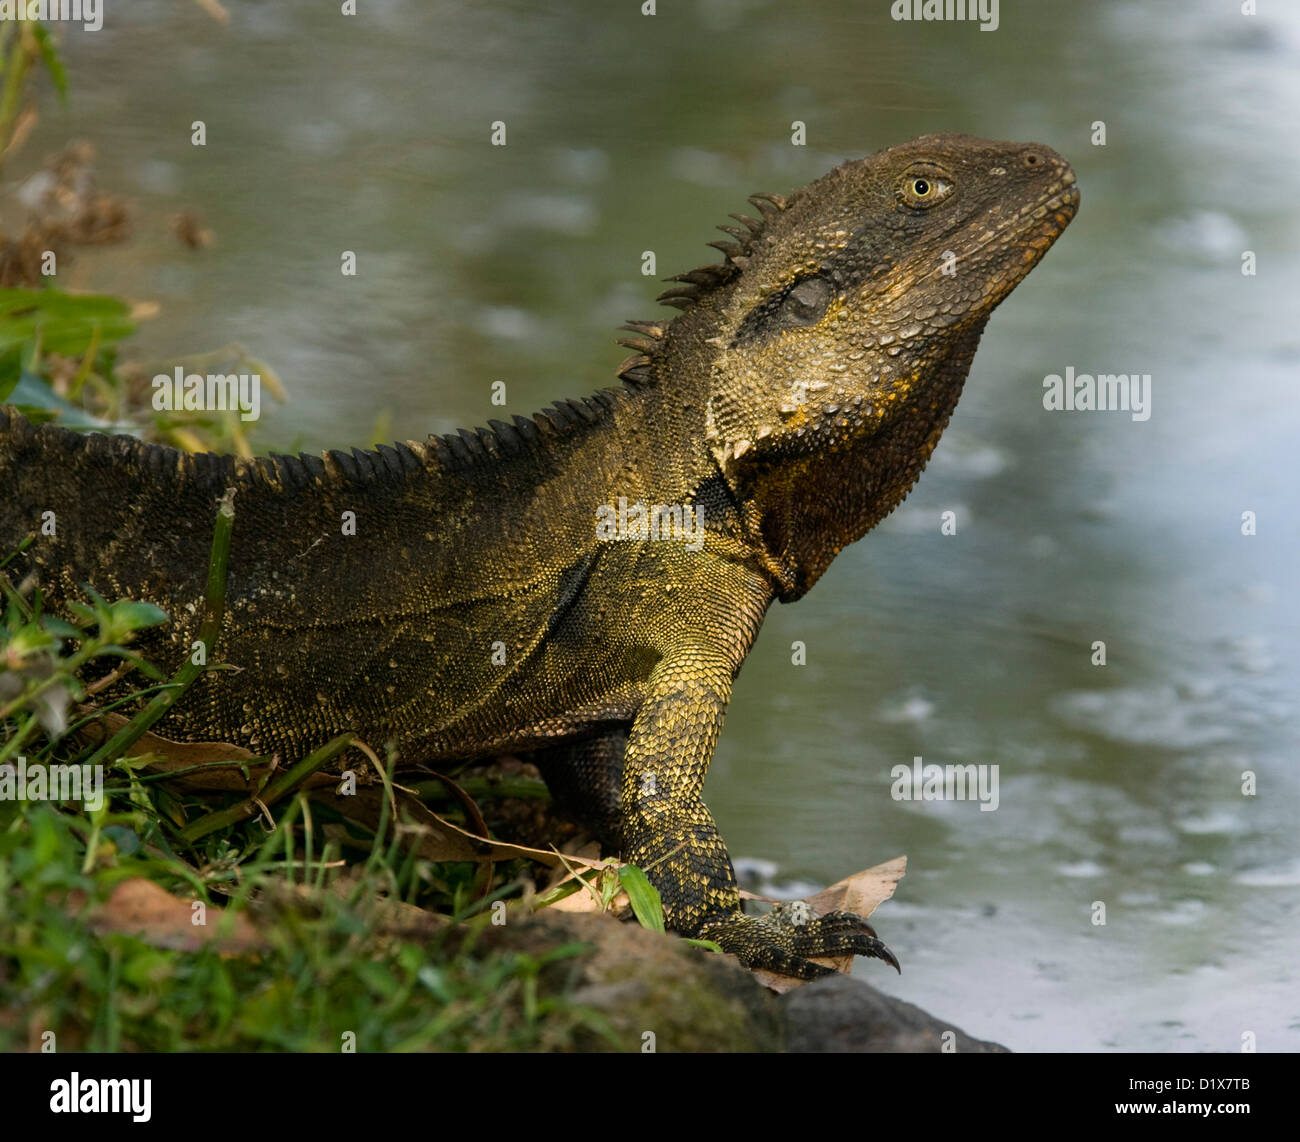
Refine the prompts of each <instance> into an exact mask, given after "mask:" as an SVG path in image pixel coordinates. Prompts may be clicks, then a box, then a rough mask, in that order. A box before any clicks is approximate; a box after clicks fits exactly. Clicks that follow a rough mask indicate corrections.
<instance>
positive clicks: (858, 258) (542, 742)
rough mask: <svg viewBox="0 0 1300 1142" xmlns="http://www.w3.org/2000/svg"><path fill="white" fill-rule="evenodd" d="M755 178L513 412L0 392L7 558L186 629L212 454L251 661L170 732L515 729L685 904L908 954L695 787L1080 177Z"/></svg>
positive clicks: (876, 160)
mask: <svg viewBox="0 0 1300 1142" xmlns="http://www.w3.org/2000/svg"><path fill="white" fill-rule="evenodd" d="M751 201H753V202H754V205H755V207H756V208H757V209H758V210H759V211H760V212H761V213H762V214H763V216H764V217H763V218H762V219H745V218H741V217H739V216H738V221H739V222H740V223H741V224H740V225H739V226H737V227H731V228H724V229H728V230H729V232H730V233H731V234H732V235H733V236H734V237H735V238H736V239H737V240H736V241H735V242H722V243H718V244H717V245H718V247H719V249H721V250H722V251H723V253H724V255H725V260H724V261H723V262H722V263H719V264H718V265H715V266H710V267H704V268H702V269H700V270H695V271H692V272H691V273H690V274H685V275H682V276H681V277H680V278H678V279H675V280H677V281H679V282H682V283H683V284H682V285H680V286H678V287H677V288H675V289H672V290H669V291H668V293H667V294H665V295H664V300H666V301H667V302H668V303H669V304H672V305H675V306H677V307H678V308H680V309H681V310H682V311H683V312H682V313H681V314H680V315H679V316H677V317H676V318H675V319H674V320H673V321H672V322H671V323H659V322H633V323H630V324H629V326H627V328H628V329H629V330H630V331H631V332H633V333H635V334H636V336H635V337H631V338H625V339H624V343H625V344H627V345H629V346H630V347H631V348H633V349H634V350H636V355H634V356H633V357H631V358H629V359H628V360H627V361H625V362H624V364H623V366H622V368H621V369H620V375H621V377H622V379H623V383H622V385H621V386H620V387H619V388H617V389H613V390H606V391H604V392H602V393H599V394H597V395H596V396H594V397H592V398H589V399H587V400H585V401H577V402H562V403H561V404H559V405H557V406H556V407H555V408H554V409H551V410H548V411H547V412H544V413H540V414H538V415H537V416H535V417H533V418H532V419H531V420H526V419H524V418H521V417H516V418H515V422H514V425H513V426H508V425H504V424H498V423H496V422H494V425H493V428H492V429H490V430H489V429H481V430H479V431H478V432H477V433H466V432H462V433H461V434H460V435H459V436H453V437H444V438H439V437H431V438H429V439H428V440H427V441H425V442H424V443H416V442H408V443H407V444H405V445H397V446H396V447H394V448H391V449H380V450H379V451H378V452H353V453H352V454H350V455H349V454H347V453H339V452H334V453H329V454H326V455H325V456H324V457H321V458H316V457H299V458H288V457H272V458H269V459H261V460H255V461H251V462H243V461H237V460H235V459H233V458H231V457H223V456H212V455H204V456H187V455H183V454H181V453H178V452H176V451H173V450H171V449H166V448H161V447H157V446H152V445H142V444H139V443H138V442H136V441H134V440H131V439H128V438H122V437H119V438H111V439H110V438H105V437H94V436H91V437H80V436H77V435H75V434H73V433H70V432H67V431H65V430H62V429H58V428H52V427H48V426H46V427H41V428H36V429H33V428H32V427H31V426H30V425H28V424H27V423H26V422H25V421H24V420H22V418H21V417H19V416H18V415H17V414H16V413H12V412H9V413H6V412H3V411H0V488H3V489H4V494H3V496H2V497H0V551H8V550H11V549H13V548H15V547H16V546H17V545H18V544H19V542H20V541H21V540H22V539H23V538H24V537H25V536H27V535H29V534H33V533H35V534H36V540H35V542H34V544H33V545H32V547H31V548H30V549H29V551H28V552H27V554H26V555H25V556H24V557H23V558H22V559H21V560H20V561H19V562H18V564H17V567H18V569H19V573H20V574H24V573H26V572H28V571H32V572H35V573H36V574H37V576H38V578H39V579H40V581H41V582H42V584H43V586H44V588H45V589H46V592H47V597H48V598H49V599H50V600H51V602H52V603H53V604H54V605H55V606H57V605H59V604H61V603H62V602H63V601H65V600H67V599H68V598H71V597H75V596H76V595H77V594H78V593H79V584H82V583H89V584H90V585H91V586H93V587H94V588H95V589H96V590H98V591H100V592H101V593H102V594H104V595H106V596H109V597H120V596H130V597H135V598H143V599H148V600H151V601H153V602H155V603H157V604H158V605H159V606H161V607H163V608H164V609H165V610H166V611H168V613H169V614H170V615H171V616H172V620H173V621H172V622H171V624H170V625H169V626H168V627H167V628H165V629H163V630H162V631H161V633H159V634H158V635H156V636H155V637H154V638H152V639H151V640H146V642H145V643H144V644H143V646H142V649H143V650H144V652H145V653H147V654H149V655H151V656H153V657H154V659H155V660H156V661H159V662H161V663H175V662H179V661H180V659H181V656H182V655H185V654H187V653H188V650H189V646H190V643H191V641H192V640H193V638H194V637H195V635H196V631H197V625H198V624H197V618H196V613H197V610H198V607H199V603H200V600H201V598H202V595H203V586H204V579H205V573H206V564H207V552H208V540H209V536H210V533H211V528H212V522H213V515H214V511H215V505H216V501H217V499H218V497H219V496H220V495H221V493H222V492H223V490H224V489H225V488H226V487H227V486H228V485H230V484H233V485H234V486H235V488H236V497H235V507H236V513H237V514H236V522H235V531H234V539H233V545H232V550H231V557H230V573H229V582H228V587H227V594H228V613H227V619H226V623H225V625H224V627H223V630H222V635H221V638H220V641H219V644H218V646H217V647H216V648H215V651H213V652H210V654H209V661H212V662H224V663H229V664H232V665H234V666H237V667H239V669H238V670H237V671H221V672H209V673H208V674H206V675H205V676H204V677H203V678H202V679H201V681H200V682H199V683H198V684H197V685H196V687H195V689H194V690H193V691H192V692H191V693H190V694H189V695H187V696H186V699H185V700H184V701H183V702H182V703H180V704H179V706H178V707H177V708H176V709H175V710H174V712H173V713H172V714H171V715H169V718H168V720H167V721H166V722H165V723H163V725H162V727H161V729H162V732H164V733H167V734H170V735H172V736H175V737H180V738H183V739H190V740H197V739H212V738H217V739H224V740H228V741H235V742H238V743H240V744H243V745H246V746H248V747H249V748H251V749H253V750H255V751H258V752H259V753H278V754H280V755H281V756H282V757H283V758H285V759H293V758H298V757H301V756H303V755H304V754H305V753H307V752H308V751H309V750H310V749H311V748H312V747H313V746H315V745H318V744H320V743H321V742H322V741H323V740H324V739H326V738H327V737H328V736H330V735H332V734H335V733H338V732H341V731H343V730H351V731H354V732H356V733H357V734H359V735H360V736H361V737H362V738H363V739H365V740H367V741H369V742H370V743H371V744H372V745H381V744H383V743H384V742H387V741H391V742H394V743H395V744H396V745H397V748H398V750H399V756H400V758H401V759H402V760H403V761H404V762H408V763H415V762H421V763H437V762H440V761H449V760H452V759H463V758H473V757H483V756H491V755H494V754H498V753H501V752H505V751H512V752H516V753H524V754H527V755H529V756H531V757H532V758H533V759H534V760H535V761H536V762H537V764H538V765H539V767H540V768H541V770H542V772H543V774H544V775H545V777H546V779H547V781H548V783H549V784H550V785H551V787H552V789H553V791H554V792H555V793H556V796H557V798H558V799H559V800H560V801H561V802H563V803H564V804H566V805H567V806H569V807H570V808H571V809H572V810H573V811H574V812H576V813H577V814H578V815H579V816H580V817H581V818H582V819H584V820H586V821H587V822H589V823H590V824H591V825H592V826H593V827H594V828H595V829H597V830H598V831H599V832H600V834H601V835H602V837H603V838H604V839H605V841H606V842H607V843H608V844H609V845H610V846H611V847H614V848H617V849H621V851H622V853H623V855H624V856H625V857H626V859H628V860H629V861H632V862H635V863H636V864H638V865H641V866H642V867H644V868H647V869H648V870H649V874H650V878H651V880H652V881H653V882H654V884H655V885H656V886H657V887H658V889H659V891H660V893H661V894H662V896H663V902H664V908H665V914H666V917H667V921H668V924H669V926H670V927H671V928H673V929H674V930H676V931H678V932H682V933H686V934H690V935H696V936H706V937H710V938H712V939H715V940H717V941H718V943H720V944H721V945H722V946H723V947H724V948H726V949H728V950H730V951H733V952H735V953H737V954H738V955H739V956H740V958H741V959H742V960H743V961H744V962H745V963H746V964H749V965H751V966H755V967H765V968H769V969H772V970H775V971H778V972H783V973H786V974H789V975H794V976H800V977H805V978H809V977H812V976H815V975H819V974H822V973H824V972H825V971H826V970H827V969H825V968H822V967H820V966H819V965H817V964H814V963H812V962H810V959H809V957H813V956H824V955H833V954H842V953H847V952H854V953H858V954H863V955H874V956H878V957H880V958H882V959H885V960H887V961H888V962H890V963H894V964H895V966H897V965H896V961H895V960H894V957H893V955H892V954H891V953H890V952H889V950H888V949H887V948H886V947H885V946H884V945H883V944H882V943H880V941H879V940H877V939H876V938H875V934H874V933H873V932H872V931H871V929H870V928H869V927H868V926H867V924H866V923H865V922H864V921H863V920H861V919H860V918H859V917H856V916H852V915H849V914H844V913H836V914H833V915H830V916H825V917H820V918H816V919H813V920H812V921H811V922H807V923H794V922H792V921H791V920H790V918H789V916H788V915H787V914H785V913H783V912H778V913H776V914H774V915H773V916H771V917H764V918H762V919H756V918H753V917H747V916H745V915H743V914H742V912H741V910H740V903H739V898H738V895H737V891H736V882H735V876H734V873H733V871H732V867H731V861H730V859H729V858H728V856H727V850H726V848H725V846H724V845H723V842H722V839H721V837H720V836H719V835H718V831H717V829H716V827H715V826H714V823H713V819H712V817H711V816H710V815H709V811H708V809H707V808H706V807H705V804H704V801H703V799H702V797H701V788H702V786H703V782H704V776H705V773H706V771H707V769H708V764H709V759H710V757H711V756H712V754H713V749H714V746H715V744H716V742H717V739H718V734H719V732H720V730H721V728H722V721H723V716H724V714H725V712H726V708H727V702H728V699H729V697H730V693H731V685H732V680H733V679H734V678H735V676H736V674H737V672H738V671H739V669H740V666H741V663H742V662H743V661H744V658H745V655H746V653H747V652H748V651H749V648H750V646H751V645H752V643H753V641H754V638H755V636H756V635H757V633H758V629H759V626H760V625H761V623H762V621H763V616H764V614H765V613H766V611H767V608H768V606H769V605H770V604H771V602H772V601H773V600H774V599H780V600H781V601H783V602H790V601H793V600H795V599H798V598H800V597H801V596H802V595H803V594H804V593H805V592H806V591H807V590H808V589H809V588H810V587H811V586H812V585H813V583H815V582H816V581H817V579H818V578H819V577H820V576H821V575H822V573H823V572H824V571H825V570H826V567H827V566H828V565H829V563H830V561H831V560H832V559H833V558H834V556H835V554H836V553H837V552H839V551H840V549H841V548H842V547H844V546H845V544H848V543H851V542H853V541H854V540H856V539H858V538H860V537H861V536H862V535H864V534H865V533H866V532H867V531H869V530H870V529H871V528H872V527H873V526H874V525H875V524H876V523H877V522H878V521H879V520H881V519H882V518H883V517H884V516H885V515H887V514H888V513H889V512H890V511H891V510H892V509H893V508H894V507H895V506H896V505H897V504H898V503H899V502H900V501H901V500H902V499H903V497H904V496H905V495H906V494H907V492H908V491H909V490H910V488H911V487H912V485H913V483H914V482H915V480H916V479H917V477H918V475H919V474H920V472H921V469H922V468H923V467H924V465H925V462H926V460H927V459H928V458H929V456H930V453H931V452H932V451H933V449H934V446H935V444H936V443H937V442H938V439H939V435H940V433H941V432H942V431H943V428H944V426H945V425H946V424H947V422H948V418H949V416H950V415H951V413H952V410H953V407H954V406H955V404H956V402H957V398H958V395H959V394H960V391H961V387H962V383H963V382H964V380H965V378H966V373H967V370H968V369H969V367H970V362H971V358H972V357H973V355H974V352H975V347H976V345H977V344H978V341H979V337H980V333H981V332H982V330H983V328H984V323H985V322H986V321H987V319H988V316H989V314H990V312H991V311H992V310H993V308H994V307H995V306H996V305H997V304H998V303H999V302H1000V301H1001V300H1002V299H1003V298H1004V297H1005V296H1006V295H1007V294H1008V293H1009V292H1010V291H1011V290H1012V289H1013V288H1014V287H1015V285H1016V284H1017V283H1018V282H1019V281H1020V280H1021V279H1022V278H1023V277H1024V276H1025V274H1027V273H1028V272H1029V270H1030V269H1031V268H1032V267H1033V266H1034V265H1035V264H1036V262H1037V261H1038V259H1039V258H1040V257H1041V256H1042V255H1043V253H1044V252H1045V251H1046V250H1047V249H1048V247H1049V246H1051V244H1052V242H1053V241H1054V240H1055V239H1056V237H1057V236H1058V235H1059V234H1060V232H1061V231H1062V230H1063V229H1064V227H1065V226H1066V225H1067V224H1068V223H1069V221H1070V219H1071V218H1072V217H1073V215H1074V211H1075V208H1076V205H1077V201H1078V194H1077V191H1076V190H1075V188H1074V176H1073V174H1072V172H1071V171H1070V169H1069V167H1068V166H1067V165H1066V163H1065V162H1064V161H1063V160H1062V159H1061V158H1060V157H1059V156H1057V155H1056V154H1055V153H1054V152H1053V151H1050V150H1049V149H1047V148H1046V147H1042V146H1037V145H1032V144H1008V143H995V142H990V141H987V140H981V139H973V138H968V137H964V136H958V135H930V136H925V137H923V138H920V139H916V140H914V141H912V142H910V143H907V144H905V145H903V146H900V147H894V148H892V149H890V150H886V151H881V152H879V153H877V154H875V155H873V156H871V157H869V158H866V159H862V160H858V161H855V162H850V163H846V164H844V165H843V166H841V167H839V168H837V169H836V170H834V171H832V172H831V173H830V174H828V175H826V176H825V177H824V178H821V179H819V180H818V181H817V182H815V183H813V184H812V185H811V186H809V187H806V188H805V189H803V190H801V191H798V192H796V193H795V194H794V195H792V196H790V197H789V198H788V199H782V198H778V197H776V196H770V197H761V196H759V197H755V198H754V199H752V200H751ZM619 497H626V498H627V500H628V502H630V503H635V502H637V501H641V502H644V503H648V504H679V505H680V504H687V505H693V506H696V507H698V508H701V509H702V510H703V513H704V517H703V518H704V525H705V535H704V543H703V546H702V548H700V549H699V550H697V551H692V550H688V549H687V547H686V546H685V544H684V543H682V542H680V541H671V540H663V539H660V540H648V539H641V540H635V539H634V540H623V541H611V540H609V539H605V538H600V537H598V535H597V532H596V526H595V522H596V509H597V507H598V506H599V505H602V504H617V503H618V501H619ZM46 511H53V512H54V513H55V519H56V520H57V529H56V535H55V536H54V537H49V536H45V535H42V534H40V521H41V518H42V514H41V513H43V512H46ZM345 512H353V513H355V518H356V531H355V534H345V530H344V528H343V527H342V526H341V521H342V519H343V513H345Z"/></svg>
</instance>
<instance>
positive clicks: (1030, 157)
mask: <svg viewBox="0 0 1300 1142" xmlns="http://www.w3.org/2000/svg"><path fill="white" fill-rule="evenodd" d="M1040 162H1042V160H1041V159H1040V158H1039V157H1038V154H1037V153H1036V152H1034V151H1026V152H1025V166H1027V167H1036V166H1038V164H1039V163H1040Z"/></svg>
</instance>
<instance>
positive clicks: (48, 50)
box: [28, 20, 68, 101]
mask: <svg viewBox="0 0 1300 1142" xmlns="http://www.w3.org/2000/svg"><path fill="white" fill-rule="evenodd" d="M28 26H29V27H30V29H31V33H32V37H33V38H34V39H35V40H36V47H37V49H38V50H39V51H40V53H41V59H42V60H44V61H45V68H46V70H47V71H48V72H49V73H50V78H51V79H52V80H53V81H54V89H55V90H56V91H57V92H58V93H59V99H60V100H62V101H66V100H67V98H68V73H67V71H66V70H65V69H64V66H63V60H62V59H60V58H59V49H58V48H57V47H56V46H55V44H54V40H53V39H52V38H51V37H50V33H49V32H48V31H47V30H46V28H45V25H44V24H41V23H39V22H37V21H35V20H32V21H30V23H29V25H28Z"/></svg>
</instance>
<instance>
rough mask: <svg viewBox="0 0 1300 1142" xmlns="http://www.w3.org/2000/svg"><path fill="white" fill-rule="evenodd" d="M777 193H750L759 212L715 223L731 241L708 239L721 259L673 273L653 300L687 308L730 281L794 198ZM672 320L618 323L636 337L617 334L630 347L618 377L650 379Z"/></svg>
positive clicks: (643, 381) (635, 380)
mask: <svg viewBox="0 0 1300 1142" xmlns="http://www.w3.org/2000/svg"><path fill="white" fill-rule="evenodd" d="M797 194H798V192H796V194H795V195H792V196H790V197H786V196H784V195H780V194H751V195H750V196H749V201H750V203H752V204H753V206H754V208H755V209H756V210H757V211H758V212H759V214H761V215H762V217H761V218H752V217H750V216H749V215H748V214H732V215H731V217H732V218H734V219H735V220H736V221H737V222H738V223H740V225H739V226H719V227H718V229H719V230H721V231H723V233H725V234H730V235H731V237H732V239H733V240H732V241H725V240H718V241H716V242H709V243H708V245H710V246H712V247H713V248H714V249H715V250H721V251H722V261H720V262H714V263H712V264H711V265H707V266H698V267H696V268H695V269H693V270H689V271H688V272H686V273H684V274H675V275H674V276H673V277H670V278H666V279H665V280H666V281H670V282H681V283H682V284H681V285H676V286H673V287H672V288H671V289H667V290H664V292H663V293H661V294H660V295H659V296H658V298H656V299H655V300H656V301H660V302H663V304H664V305H671V306H673V307H674V308H676V309H683V310H685V309H690V307H691V306H693V305H694V304H695V303H696V302H698V301H699V300H700V298H701V297H702V296H704V295H705V294H706V293H708V292H709V291H711V290H714V289H717V288H718V287H719V286H721V285H725V284H726V283H727V282H729V281H731V280H732V278H734V277H735V276H736V275H737V274H738V273H740V272H741V271H742V270H744V269H745V268H746V267H747V266H748V265H749V258H750V256H751V255H752V254H753V252H754V247H755V244H756V243H757V242H758V239H759V238H760V237H761V236H762V235H763V233H764V232H765V231H766V229H767V225H768V223H769V222H771V220H772V219H773V218H775V217H776V216H777V215H778V214H780V213H781V211H783V210H786V209H788V208H789V206H790V204H791V203H792V202H793V201H794V200H795V197H797ZM671 324H672V321H671V320H669V321H628V322H626V323H625V324H623V325H621V326H619V328H620V329H626V330H628V332H630V333H635V334H639V335H640V336H636V337H620V338H618V344H620V345H625V346H626V347H627V348H629V349H631V350H633V353H632V356H630V357H628V358H627V359H626V360H624V361H623V363H622V364H620V365H619V367H618V376H619V378H620V379H622V380H624V381H628V382H630V383H632V384H638V385H644V384H651V383H653V381H654V368H653V363H654V358H655V355H656V354H657V353H658V351H659V349H660V347H661V345H662V343H663V338H664V334H665V333H666V332H667V331H668V327H669V326H670V325H671Z"/></svg>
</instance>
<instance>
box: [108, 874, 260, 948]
mask: <svg viewBox="0 0 1300 1142" xmlns="http://www.w3.org/2000/svg"><path fill="white" fill-rule="evenodd" d="M195 903H196V902H195V901H193V900H182V899H181V898H180V897H177V896H173V895H172V894H171V893H170V892H168V891H167V890H166V889H164V888H161V887H159V886H158V885H157V884H155V883H154V882H153V881H152V880H146V879H144V878H143V877H132V878H131V879H130V880H124V881H122V882H121V883H119V884H117V885H116V886H115V887H114V888H113V893H112V895H111V896H110V897H109V898H108V900H106V901H105V902H104V903H103V904H102V905H100V906H99V907H98V908H97V909H95V912H94V914H93V915H92V917H91V921H90V925H91V928H92V929H93V930H94V931H95V932H97V933H98V934H100V935H103V934H104V933H106V932H122V933H125V934H126V935H129V936H136V937H138V938H139V939H141V940H143V941H144V942H145V943H146V944H150V945H152V946H153V947H155V948H171V949H173V950H177V951H187V952H193V951H197V950H198V949H199V948H201V947H203V946H204V945H205V944H213V943H215V944H216V945H217V946H218V947H219V948H220V950H221V951H223V952H232V953H234V952H247V951H259V950H262V949H264V948H266V947H267V946H268V945H267V942H266V941H265V940H264V939H262V937H261V936H260V935H259V934H258V931H257V929H256V928H255V927H254V926H253V924H252V922H251V921H250V920H249V919H248V917H247V916H245V915H244V914H243V913H236V914H234V916H233V917H232V919H231V921H227V922H225V923H221V922H219V921H221V920H222V917H223V915H224V914H223V913H222V911H221V909H219V908H213V907H210V906H208V907H206V908H205V909H204V912H205V913H206V917H205V918H206V921H207V922H206V923H204V924H196V923H194V917H195V915H196V914H198V913H196V911H195V909H194V904H195Z"/></svg>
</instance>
